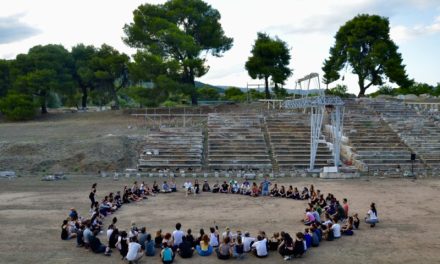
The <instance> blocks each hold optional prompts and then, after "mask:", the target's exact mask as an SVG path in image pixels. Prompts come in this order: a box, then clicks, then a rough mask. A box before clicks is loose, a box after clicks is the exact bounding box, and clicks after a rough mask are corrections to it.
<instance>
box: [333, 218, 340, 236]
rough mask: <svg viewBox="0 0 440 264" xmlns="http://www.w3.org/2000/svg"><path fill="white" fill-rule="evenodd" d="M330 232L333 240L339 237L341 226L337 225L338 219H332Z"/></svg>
mask: <svg viewBox="0 0 440 264" xmlns="http://www.w3.org/2000/svg"><path fill="white" fill-rule="evenodd" d="M332 230H333V235H334V237H335V238H340V237H341V225H340V224H339V223H338V219H337V218H336V217H335V218H333V225H332Z"/></svg>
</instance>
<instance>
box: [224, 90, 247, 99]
mask: <svg viewBox="0 0 440 264" xmlns="http://www.w3.org/2000/svg"><path fill="white" fill-rule="evenodd" d="M225 98H226V99H227V100H231V101H236V102H243V101H244V100H246V94H245V93H244V92H243V91H242V90H240V89H239V88H236V87H229V88H228V89H226V91H225Z"/></svg>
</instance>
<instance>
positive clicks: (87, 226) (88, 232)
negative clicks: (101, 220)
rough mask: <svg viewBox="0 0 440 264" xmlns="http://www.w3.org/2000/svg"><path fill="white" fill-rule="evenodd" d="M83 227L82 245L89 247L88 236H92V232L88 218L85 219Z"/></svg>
mask: <svg viewBox="0 0 440 264" xmlns="http://www.w3.org/2000/svg"><path fill="white" fill-rule="evenodd" d="M84 226H85V229H84V232H83V242H84V247H85V248H89V245H90V237H92V236H93V232H92V224H91V221H90V220H86V221H85V223H84Z"/></svg>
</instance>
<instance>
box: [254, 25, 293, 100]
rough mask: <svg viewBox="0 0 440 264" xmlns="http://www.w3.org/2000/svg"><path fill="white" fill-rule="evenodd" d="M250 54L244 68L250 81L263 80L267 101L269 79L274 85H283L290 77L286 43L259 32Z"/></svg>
mask: <svg viewBox="0 0 440 264" xmlns="http://www.w3.org/2000/svg"><path fill="white" fill-rule="evenodd" d="M251 53H252V56H251V57H249V58H248V60H247V62H246V65H245V68H246V70H247V71H248V74H249V76H250V77H251V78H252V79H264V81H265V93H266V98H267V99H269V98H270V92H269V78H270V77H272V81H273V82H274V83H275V84H284V81H285V80H287V78H289V76H291V75H292V70H291V69H289V68H288V65H289V62H290V58H291V56H290V52H289V49H288V47H287V43H286V42H284V41H282V40H280V39H279V38H275V39H272V38H270V36H269V35H267V34H265V33H261V32H259V33H258V35H257V39H256V40H255V44H254V45H253V47H252V51H251Z"/></svg>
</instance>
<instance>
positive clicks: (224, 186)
mask: <svg viewBox="0 0 440 264" xmlns="http://www.w3.org/2000/svg"><path fill="white" fill-rule="evenodd" d="M228 191H229V184H228V183H227V182H226V181H224V182H223V184H222V186H221V188H220V193H228Z"/></svg>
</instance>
